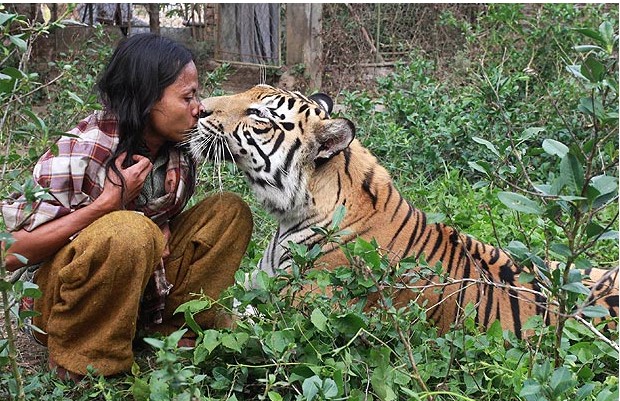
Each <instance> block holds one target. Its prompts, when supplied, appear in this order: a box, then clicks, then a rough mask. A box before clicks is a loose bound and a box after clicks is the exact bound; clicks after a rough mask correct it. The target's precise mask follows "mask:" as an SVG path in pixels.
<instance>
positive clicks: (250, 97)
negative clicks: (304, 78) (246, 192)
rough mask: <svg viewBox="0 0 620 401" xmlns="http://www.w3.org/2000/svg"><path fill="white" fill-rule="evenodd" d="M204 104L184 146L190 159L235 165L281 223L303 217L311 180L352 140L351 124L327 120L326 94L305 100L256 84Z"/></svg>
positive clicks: (328, 100)
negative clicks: (193, 129)
mask: <svg viewBox="0 0 620 401" xmlns="http://www.w3.org/2000/svg"><path fill="white" fill-rule="evenodd" d="M202 104H203V106H204V110H205V111H204V112H203V113H202V115H201V117H200V119H199V120H198V125H197V128H196V130H195V131H193V132H192V133H191V134H190V138H189V141H188V142H189V144H190V149H191V152H192V154H193V155H194V156H195V157H197V158H198V159H204V158H206V159H211V160H214V161H215V162H216V163H218V162H221V161H222V160H223V159H226V160H233V161H234V163H235V164H236V165H237V166H238V167H239V168H240V169H241V170H242V171H243V172H244V173H245V175H246V178H247V180H248V182H249V184H250V186H251V187H252V190H253V191H254V193H255V195H256V196H257V198H258V200H259V201H260V202H261V203H262V204H263V205H264V206H265V207H266V208H267V210H268V211H269V212H271V213H273V214H274V215H276V217H277V218H279V219H281V221H282V220H290V219H299V218H305V217H306V216H305V215H304V214H305V213H307V210H308V206H309V204H310V203H311V202H312V195H311V194H310V193H309V191H308V188H307V183H308V180H309V177H310V175H311V174H312V172H313V171H314V170H315V168H316V166H317V165H319V164H321V163H323V162H325V161H326V160H329V159H330V158H332V157H333V156H334V155H336V154H338V153H339V152H340V151H342V150H343V149H345V148H346V147H347V146H349V144H350V143H351V141H352V140H353V139H354V137H355V127H354V125H353V123H352V122H351V121H349V120H347V119H344V118H330V116H329V114H330V113H331V111H332V108H333V102H332V100H331V98H329V96H327V95H325V94H316V95H312V96H309V97H306V96H304V95H302V94H300V93H297V92H289V91H286V90H282V89H277V88H274V87H271V86H268V85H258V86H255V87H253V88H252V89H250V90H248V91H246V92H243V93H239V94H235V95H231V96H220V97H212V98H207V99H205V100H203V102H202Z"/></svg>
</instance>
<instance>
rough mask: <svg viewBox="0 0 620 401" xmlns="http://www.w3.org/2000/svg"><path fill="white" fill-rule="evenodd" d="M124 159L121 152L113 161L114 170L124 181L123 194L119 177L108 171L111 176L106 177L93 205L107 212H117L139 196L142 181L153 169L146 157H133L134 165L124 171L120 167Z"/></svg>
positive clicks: (123, 154)
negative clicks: (115, 169)
mask: <svg viewBox="0 0 620 401" xmlns="http://www.w3.org/2000/svg"><path fill="white" fill-rule="evenodd" d="M125 157H127V153H126V152H123V153H121V154H120V155H119V156H118V157H117V158H116V160H115V161H114V164H115V166H116V168H117V169H118V171H120V173H121V175H122V176H123V179H124V180H125V190H124V193H123V192H122V191H121V188H122V187H121V179H120V177H118V176H116V175H115V174H114V171H113V170H110V173H111V175H109V176H108V177H106V180H105V183H104V185H103V191H102V192H101V195H99V197H98V198H97V199H96V200H95V201H94V202H93V204H97V205H98V206H100V207H102V208H105V209H107V210H109V211H113V210H119V209H121V208H122V207H123V205H125V204H127V203H129V202H131V201H132V200H133V199H135V198H136V197H137V196H138V195H140V192H141V191H142V187H143V186H144V181H145V180H146V177H147V176H148V175H149V173H150V172H151V170H152V169H153V163H151V161H150V160H149V158H148V157H145V156H140V155H134V156H133V160H134V161H135V162H136V163H135V164H133V165H132V166H130V167H127V168H125V169H124V168H123V167H122V165H123V161H125Z"/></svg>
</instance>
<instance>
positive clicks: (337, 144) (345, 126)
mask: <svg viewBox="0 0 620 401" xmlns="http://www.w3.org/2000/svg"><path fill="white" fill-rule="evenodd" d="M316 138H317V141H318V144H319V149H318V151H317V153H316V155H315V156H314V160H318V159H329V158H331V157H332V156H334V155H335V154H337V153H338V152H341V151H342V150H344V149H346V148H347V146H349V144H350V143H351V141H353V138H355V125H353V123H352V122H351V121H349V120H347V119H346V118H335V119H333V120H323V121H321V123H320V126H319V127H318V129H317V131H316Z"/></svg>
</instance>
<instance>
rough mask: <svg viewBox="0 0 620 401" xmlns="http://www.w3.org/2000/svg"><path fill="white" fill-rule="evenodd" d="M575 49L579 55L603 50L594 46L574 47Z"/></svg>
mask: <svg viewBox="0 0 620 401" xmlns="http://www.w3.org/2000/svg"><path fill="white" fill-rule="evenodd" d="M573 49H575V51H577V52H579V53H587V52H590V51H599V50H603V48H602V47H600V46H594V45H580V46H575V47H573Z"/></svg>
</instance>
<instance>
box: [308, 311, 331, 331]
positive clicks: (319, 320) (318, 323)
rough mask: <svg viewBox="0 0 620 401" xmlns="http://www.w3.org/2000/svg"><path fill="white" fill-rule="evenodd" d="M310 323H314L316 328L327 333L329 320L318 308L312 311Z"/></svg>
mask: <svg viewBox="0 0 620 401" xmlns="http://www.w3.org/2000/svg"><path fill="white" fill-rule="evenodd" d="M310 321H311V322H312V324H313V325H314V327H316V328H317V329H319V330H320V331H325V329H326V327H327V325H326V323H327V318H326V317H325V315H324V314H323V312H321V310H320V309H318V308H316V309H314V310H313V311H312V314H311V315H310Z"/></svg>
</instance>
